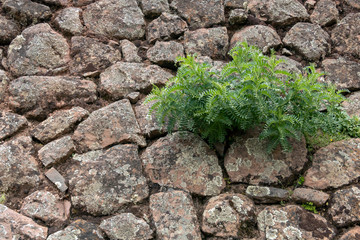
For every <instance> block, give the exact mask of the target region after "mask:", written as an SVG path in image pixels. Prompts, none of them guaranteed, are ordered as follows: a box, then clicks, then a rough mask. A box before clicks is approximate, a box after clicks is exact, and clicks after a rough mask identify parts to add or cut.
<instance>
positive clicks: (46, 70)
mask: <svg viewBox="0 0 360 240" xmlns="http://www.w3.org/2000/svg"><path fill="white" fill-rule="evenodd" d="M69 53H70V51H69V45H68V44H67V42H66V39H65V38H64V37H63V36H61V35H60V34H58V33H57V32H55V31H54V30H52V29H51V27H50V25H49V24H47V23H40V24H37V25H34V26H32V27H29V28H26V29H25V30H24V31H23V32H22V33H21V35H18V36H17V37H16V38H15V39H14V40H13V41H12V42H11V44H10V46H9V49H8V65H9V68H10V71H11V73H12V74H14V75H16V76H23V75H48V74H57V73H59V72H63V71H65V70H66V69H67V63H68V62H69V61H70V55H69Z"/></svg>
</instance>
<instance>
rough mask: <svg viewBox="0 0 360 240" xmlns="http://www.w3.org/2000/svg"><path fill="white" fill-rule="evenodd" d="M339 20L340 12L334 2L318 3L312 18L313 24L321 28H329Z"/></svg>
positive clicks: (330, 0)
mask: <svg viewBox="0 0 360 240" xmlns="http://www.w3.org/2000/svg"><path fill="white" fill-rule="evenodd" d="M338 18H339V11H338V10H337V8H336V3H335V1H333V0H320V1H318V2H317V3H316V6H315V9H314V11H313V13H312V14H311V16H310V20H311V22H313V23H317V24H319V25H320V26H329V25H332V24H334V23H336V21H337V20H338Z"/></svg>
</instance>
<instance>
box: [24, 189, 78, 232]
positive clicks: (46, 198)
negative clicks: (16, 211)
mask: <svg viewBox="0 0 360 240" xmlns="http://www.w3.org/2000/svg"><path fill="white" fill-rule="evenodd" d="M70 207H71V204H70V202H69V201H67V200H60V197H59V196H58V195H57V194H52V193H51V192H47V191H36V192H33V193H32V194H30V195H29V196H27V197H26V198H25V199H24V202H23V204H22V206H21V209H20V212H21V213H22V214H24V215H26V216H28V217H31V218H34V219H40V220H41V221H43V222H45V223H46V225H48V226H58V227H61V226H63V225H64V224H65V222H66V221H67V220H68V219H69V217H70Z"/></svg>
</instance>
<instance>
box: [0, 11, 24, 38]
mask: <svg viewBox="0 0 360 240" xmlns="http://www.w3.org/2000/svg"><path fill="white" fill-rule="evenodd" d="M0 26H2V27H1V29H0V44H9V43H10V42H11V41H12V40H13V39H14V38H15V37H16V36H17V35H18V34H20V27H19V25H18V24H17V23H16V22H14V21H12V20H8V19H6V18H5V17H4V16H2V15H0Z"/></svg>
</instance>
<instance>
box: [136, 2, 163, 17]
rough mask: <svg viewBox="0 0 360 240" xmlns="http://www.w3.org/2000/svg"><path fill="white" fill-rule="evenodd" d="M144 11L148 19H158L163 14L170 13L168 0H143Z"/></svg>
mask: <svg viewBox="0 0 360 240" xmlns="http://www.w3.org/2000/svg"><path fill="white" fill-rule="evenodd" d="M141 6H142V11H143V13H144V15H145V16H147V17H158V16H159V15H160V14H161V13H163V12H169V11H170V8H169V2H168V0H141Z"/></svg>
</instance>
